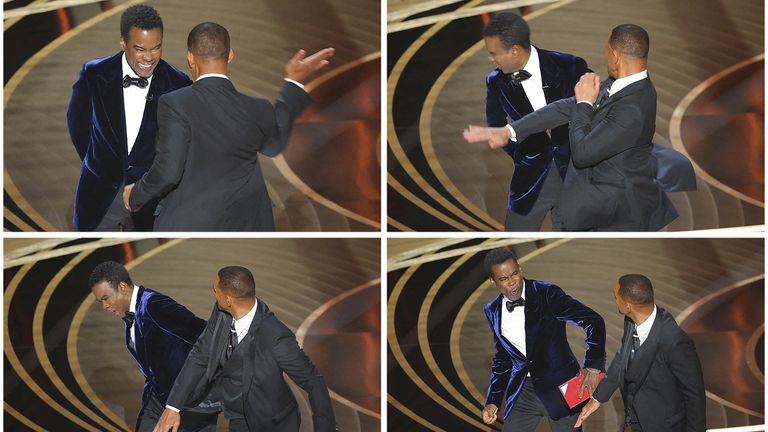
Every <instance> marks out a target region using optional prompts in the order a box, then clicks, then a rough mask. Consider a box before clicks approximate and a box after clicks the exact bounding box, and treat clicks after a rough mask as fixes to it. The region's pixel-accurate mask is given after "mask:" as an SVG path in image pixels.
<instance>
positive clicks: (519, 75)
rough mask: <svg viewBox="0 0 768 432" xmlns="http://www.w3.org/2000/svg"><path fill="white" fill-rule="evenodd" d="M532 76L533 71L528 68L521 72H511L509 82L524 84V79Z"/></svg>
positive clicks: (517, 84)
mask: <svg viewBox="0 0 768 432" xmlns="http://www.w3.org/2000/svg"><path fill="white" fill-rule="evenodd" d="M530 77H531V73H530V72H528V71H527V70H521V71H519V72H514V73H511V74H509V82H510V83H512V84H514V85H516V86H519V85H522V83H523V81H525V80H527V79H528V78H530Z"/></svg>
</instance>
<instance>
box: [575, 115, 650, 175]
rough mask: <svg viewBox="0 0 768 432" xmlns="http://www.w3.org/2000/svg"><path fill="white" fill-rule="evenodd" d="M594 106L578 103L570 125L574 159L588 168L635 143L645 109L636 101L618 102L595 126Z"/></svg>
mask: <svg viewBox="0 0 768 432" xmlns="http://www.w3.org/2000/svg"><path fill="white" fill-rule="evenodd" d="M593 112H594V108H593V107H592V106H590V105H589V104H586V103H580V104H576V108H575V109H574V110H573V117H572V119H571V123H570V125H569V135H570V141H571V159H572V160H573V165H574V166H575V167H576V168H587V167H590V166H594V165H596V164H597V163H599V162H601V161H603V160H605V159H608V158H610V157H612V156H615V155H617V154H619V153H621V152H623V151H625V150H627V149H628V148H630V147H632V146H634V145H635V142H636V138H637V135H638V133H639V132H640V131H641V130H642V126H643V119H644V116H643V113H642V111H641V110H640V107H638V106H637V105H634V104H627V103H624V104H622V103H619V102H617V104H616V105H614V106H612V107H611V108H610V112H608V114H607V115H606V116H605V118H603V119H602V120H601V121H600V122H599V123H598V124H597V125H595V126H594V127H593V126H592V116H593Z"/></svg>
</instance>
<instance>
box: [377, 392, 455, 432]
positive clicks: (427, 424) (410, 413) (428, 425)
mask: <svg viewBox="0 0 768 432" xmlns="http://www.w3.org/2000/svg"><path fill="white" fill-rule="evenodd" d="M387 402H389V403H390V404H391V405H392V406H393V407H395V408H397V409H398V410H399V411H400V412H401V413H403V414H405V415H407V416H408V417H410V418H411V420H413V421H415V422H416V423H418V424H420V425H422V426H424V427H425V428H427V429H429V430H431V431H435V432H443V430H442V429H440V428H439V427H437V426H435V425H433V424H432V423H430V422H428V421H427V420H425V419H424V417H422V416H420V415H418V414H416V413H415V412H413V411H411V410H410V409H408V407H407V406H405V405H403V404H402V403H400V401H398V400H397V399H395V398H394V397H393V396H392V395H390V394H387Z"/></svg>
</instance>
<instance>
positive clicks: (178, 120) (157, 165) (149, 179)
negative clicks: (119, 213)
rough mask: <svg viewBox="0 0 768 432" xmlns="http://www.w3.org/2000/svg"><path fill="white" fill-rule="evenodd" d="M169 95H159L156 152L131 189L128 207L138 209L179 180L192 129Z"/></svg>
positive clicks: (161, 194) (165, 192) (170, 188)
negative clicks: (144, 171) (148, 167)
mask: <svg viewBox="0 0 768 432" xmlns="http://www.w3.org/2000/svg"><path fill="white" fill-rule="evenodd" d="M169 96H171V95H170V94H166V95H163V96H161V97H160V100H159V101H158V106H157V124H158V130H157V141H156V143H157V144H156V148H157V153H156V154H155V159H154V161H153V162H152V167H150V169H149V171H147V173H146V174H144V176H143V177H142V178H141V179H140V180H139V181H137V182H136V184H135V185H134V187H133V191H132V192H131V197H130V207H131V210H133V211H137V210H139V209H141V208H142V207H143V206H144V205H145V204H146V203H147V202H149V201H151V200H152V199H153V198H161V197H164V196H165V195H167V194H168V192H170V191H171V190H173V188H174V187H176V185H177V184H178V183H179V181H180V180H181V175H182V173H183V172H184V165H185V164H186V161H187V154H188V153H189V145H190V140H191V129H190V125H189V122H188V120H187V119H186V118H185V117H184V116H183V115H182V114H181V112H180V110H179V107H174V106H172V98H170V97H169Z"/></svg>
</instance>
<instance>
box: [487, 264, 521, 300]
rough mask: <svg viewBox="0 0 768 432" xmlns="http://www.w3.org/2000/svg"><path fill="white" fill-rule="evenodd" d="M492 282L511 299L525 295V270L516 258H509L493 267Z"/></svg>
mask: <svg viewBox="0 0 768 432" xmlns="http://www.w3.org/2000/svg"><path fill="white" fill-rule="evenodd" d="M491 283H493V284H494V285H495V286H496V289H498V290H499V292H500V293H501V294H503V295H504V297H506V298H508V299H510V300H517V299H519V298H520V296H522V295H523V271H522V269H521V268H520V266H519V265H518V264H517V263H516V262H515V260H512V259H508V260H506V261H504V262H503V263H501V264H496V265H494V266H493V267H491Z"/></svg>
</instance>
